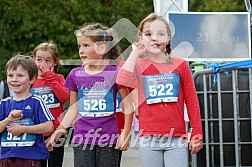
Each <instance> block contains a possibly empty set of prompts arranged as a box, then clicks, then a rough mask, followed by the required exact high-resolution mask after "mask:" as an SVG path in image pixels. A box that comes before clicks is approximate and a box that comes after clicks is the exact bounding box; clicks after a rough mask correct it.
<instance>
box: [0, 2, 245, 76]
mask: <svg viewBox="0 0 252 167" xmlns="http://www.w3.org/2000/svg"><path fill="white" fill-rule="evenodd" d="M190 8H191V9H190V10H191V11H198V12H199V11H245V5H244V3H243V0H216V1H212V0H204V1H201V0H191V1H190ZM153 11H154V9H153V1H152V0H147V1H143V0H131V1H129V0H120V1H119V0H92V1H89V0H64V1H62V0H36V1H33V0H19V1H17V0H1V1H0V13H1V16H0V40H1V41H0V42H1V45H0V59H1V61H0V80H1V79H3V78H5V70H4V66H5V63H6V61H7V60H8V59H9V58H10V57H11V56H13V55H15V54H17V53H18V52H21V53H24V54H30V53H31V51H32V50H33V49H34V47H35V46H37V45H38V44H39V43H41V42H45V41H53V42H54V43H55V44H56V45H57V46H58V48H59V50H60V53H61V57H62V59H70V58H75V59H78V58H79V56H78V50H77V44H76V38H75V36H74V34H73V32H74V30H75V29H78V28H79V26H81V25H82V24H83V23H86V22H100V23H102V24H105V25H107V26H109V27H110V26H113V25H114V24H115V23H116V22H117V21H118V20H119V19H121V18H127V19H129V20H130V21H131V22H132V23H133V24H135V25H138V23H139V22H140V21H141V20H142V19H143V18H144V17H145V16H146V15H148V14H149V13H151V12H153ZM120 44H121V47H122V49H125V48H127V47H128V46H129V44H130V43H129V42H128V41H127V40H126V39H123V40H122V41H120ZM71 68H72V67H71V66H64V68H63V67H62V66H61V67H60V68H59V72H60V73H62V74H63V75H65V76H66V75H67V73H68V72H69V71H70V69H71Z"/></svg>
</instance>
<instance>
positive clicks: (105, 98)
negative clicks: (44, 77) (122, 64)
mask: <svg viewBox="0 0 252 167" xmlns="http://www.w3.org/2000/svg"><path fill="white" fill-rule="evenodd" d="M118 71H119V68H118V67H117V66H112V65H107V66H106V67H105V69H104V70H103V71H102V72H100V73H98V74H92V75H91V74H88V73H86V72H85V70H84V67H83V66H80V67H77V68H74V69H72V70H71V72H70V73H69V74H68V76H67V78H66V82H65V86H66V87H67V88H68V89H69V90H71V91H74V92H78V110H79V114H78V120H77V122H76V124H75V128H74V136H73V140H72V142H73V143H75V144H94V145H103V144H115V143H116V141H117V138H118V127H117V120H116V115H115V110H116V100H115V99H116V93H117V90H118V89H119V87H118V86H117V84H116V77H117V73H118Z"/></svg>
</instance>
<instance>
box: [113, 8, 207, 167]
mask: <svg viewBox="0 0 252 167" xmlns="http://www.w3.org/2000/svg"><path fill="white" fill-rule="evenodd" d="M138 28H139V33H138V36H139V42H136V43H134V44H133V45H132V52H131V54H130V55H129V58H128V59H127V61H126V62H125V64H124V65H123V66H122V68H121V70H120V71H119V73H118V78H117V83H118V84H119V85H122V86H126V87H130V86H131V84H132V83H133V82H135V80H137V83H138V86H137V87H138V104H139V106H138V118H139V124H140V131H139V135H140V136H141V137H140V141H139V144H140V156H141V159H142V164H143V166H144V167H153V166H158V167H168V166H169V167H185V166H188V165H189V164H188V153H187V145H186V143H185V141H184V140H185V138H186V137H187V134H186V126H185V124H186V123H185V121H184V103H185V104H186V107H187V110H188V114H189V119H190V124H191V127H192V134H191V140H190V144H189V149H190V150H191V153H197V152H198V151H200V150H201V148H202V145H203V144H202V125H201V118H200V109H199V103H198V98H197V94H196V91H195V86H194V82H193V78H192V74H191V71H190V68H189V66H188V64H187V62H186V61H185V60H183V59H182V58H180V57H177V56H171V30H170V27H169V24H168V22H167V21H166V20H165V19H164V18H163V17H161V16H158V15H156V14H154V13H152V14H150V15H148V16H147V17H146V18H145V19H143V20H142V21H141V23H140V25H139V27H138Z"/></svg>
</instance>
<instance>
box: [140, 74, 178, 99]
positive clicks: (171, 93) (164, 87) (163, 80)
mask: <svg viewBox="0 0 252 167" xmlns="http://www.w3.org/2000/svg"><path fill="white" fill-rule="evenodd" d="M143 85H144V93H145V96H146V101H147V104H154V103H160V102H177V101H178V95H179V85H180V77H179V74H178V73H170V74H156V75H146V76H143Z"/></svg>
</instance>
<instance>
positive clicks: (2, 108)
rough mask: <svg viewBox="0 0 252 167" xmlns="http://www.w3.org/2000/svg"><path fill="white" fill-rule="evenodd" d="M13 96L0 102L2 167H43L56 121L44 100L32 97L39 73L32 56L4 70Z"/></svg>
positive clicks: (18, 59)
mask: <svg viewBox="0 0 252 167" xmlns="http://www.w3.org/2000/svg"><path fill="white" fill-rule="evenodd" d="M5 69H6V74H7V82H8V85H9V86H10V89H11V90H12V91H13V93H14V96H11V97H8V98H5V99H3V100H2V101H1V102H0V120H1V122H0V132H1V134H0V136H1V160H0V166H3V167H14V166H15V167H24V166H25V167H32V166H33V167H40V160H46V159H48V158H49V152H48V150H47V148H46V146H45V142H44V138H43V135H42V134H44V133H49V132H52V131H53V122H52V120H53V119H54V118H53V116H52V115H51V113H50V111H49V110H48V109H47V107H46V105H45V104H44V102H43V100H42V99H41V98H39V97H37V96H34V95H32V94H31V93H30V87H31V85H32V84H33V83H34V81H35V80H36V77H37V75H38V69H37V66H36V64H35V62H34V61H33V59H32V58H31V57H29V56H23V55H19V54H18V55H16V56H14V57H12V58H11V59H10V60H9V61H8V62H7V64H6V66H5Z"/></svg>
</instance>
